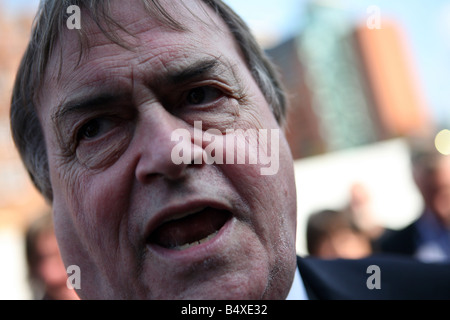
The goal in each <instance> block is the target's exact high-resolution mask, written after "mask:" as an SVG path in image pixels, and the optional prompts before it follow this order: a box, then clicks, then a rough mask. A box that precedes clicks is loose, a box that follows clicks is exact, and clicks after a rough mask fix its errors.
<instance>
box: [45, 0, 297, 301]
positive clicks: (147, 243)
mask: <svg viewBox="0 0 450 320" xmlns="http://www.w3.org/2000/svg"><path fill="white" fill-rule="evenodd" d="M112 3H113V5H112V12H113V15H114V17H116V20H117V21H118V22H119V23H120V24H121V25H122V26H124V27H126V28H127V30H128V31H129V32H130V33H131V34H133V35H134V37H132V36H130V35H126V34H124V33H122V34H123V39H125V40H127V41H129V42H131V43H132V44H133V49H132V50H127V49H125V48H122V47H120V46H118V45H117V44H114V43H113V42H111V41H110V40H108V39H107V38H106V37H105V36H104V34H103V33H102V32H100V30H99V29H98V28H97V27H95V26H94V24H93V23H92V22H91V21H90V20H89V18H88V15H86V14H85V15H83V12H82V18H83V19H82V29H83V32H85V33H87V34H88V37H89V42H90V50H89V53H88V54H87V55H85V56H84V57H83V59H82V60H81V63H80V64H79V65H78V66H77V63H78V58H79V51H80V48H79V46H78V40H77V36H76V34H75V32H72V31H69V30H66V31H65V32H64V34H63V36H64V40H63V41H62V44H61V50H62V55H63V63H62V66H63V68H62V74H61V78H60V79H59V80H57V77H58V67H59V63H60V60H59V58H58V57H57V56H53V57H52V58H51V60H50V64H49V68H48V69H47V77H46V82H45V86H44V88H43V90H42V92H41V95H40V103H39V108H38V111H39V118H40V121H41V123H42V125H43V128H44V132H45V139H46V144H47V151H48V156H49V166H50V175H51V183H52V187H53V194H54V200H53V209H54V216H55V226H56V230H57V237H58V241H59V243H60V248H61V252H62V255H63V259H64V261H65V264H66V266H67V265H78V266H79V267H80V270H81V290H79V291H78V294H79V295H80V297H81V298H88V299H92V298H99V299H104V298H127V299H139V298H147V299H148V298H150V299H182V298H188V299H193V298H198V299H201V298H206V299H213V298H218V299H227V298H232V299H240V298H255V299H259V298H284V297H285V296H286V295H287V293H288V291H289V289H290V284H291V281H292V279H293V275H294V270H295V264H296V259H295V228H296V200H295V184H294V178H293V177H294V174H293V167H292V158H291V155H290V152H289V149H288V146H287V143H286V141H285V139H284V135H283V134H280V139H279V141H277V142H279V170H278V172H277V174H274V175H261V170H260V169H261V168H262V167H267V165H266V166H265V165H263V164H261V163H258V164H249V163H247V162H246V164H217V163H214V164H205V163H204V162H203V163H202V164H183V163H182V164H179V165H176V164H174V162H173V161H172V159H171V153H172V150H173V149H174V147H175V146H176V145H177V144H178V143H179V142H178V141H172V139H171V135H172V133H173V132H174V131H175V130H177V129H186V130H188V131H189V132H190V133H191V134H192V139H191V140H189V141H188V142H186V141H184V142H183V143H188V144H189V148H192V149H193V150H194V152H193V158H195V157H198V155H200V156H201V155H202V154H204V153H205V150H206V148H207V146H208V143H209V142H208V141H202V140H201V139H200V140H198V139H195V137H194V135H195V133H194V122H195V121H201V123H202V130H203V131H205V130H208V129H217V130H219V131H220V132H221V133H222V134H221V135H216V136H215V138H216V139H224V138H225V137H226V136H228V135H233V134H235V135H239V133H233V132H238V131H233V130H237V129H242V130H247V129H254V130H259V129H263V128H264V129H271V130H272V129H274V130H277V129H279V127H278V125H277V122H276V121H275V119H274V117H273V115H272V113H271V110H270V107H269V106H268V104H267V102H266V100H265V99H264V97H263V95H262V93H261V91H260V89H259V88H258V86H257V84H256V83H255V81H254V79H253V78H252V76H251V74H250V72H249V70H248V68H247V67H246V63H245V61H244V59H243V57H242V54H241V53H240V51H239V49H238V46H237V44H236V43H235V42H234V40H233V38H232V36H231V35H230V33H229V32H228V29H227V28H226V26H225V25H224V23H223V22H222V21H221V20H220V18H219V17H217V16H216V15H215V14H214V13H213V12H212V11H211V10H210V9H209V8H207V7H206V6H205V5H203V4H200V2H199V1H185V2H183V3H185V4H187V6H188V7H189V10H190V11H191V12H192V13H190V12H188V11H187V10H186V8H185V7H184V6H183V5H181V4H180V3H181V2H170V4H171V6H172V7H171V9H170V10H169V11H170V12H171V13H172V14H173V15H174V16H175V18H176V19H178V21H180V22H181V23H182V24H183V25H184V26H185V27H186V28H187V30H186V31H182V32H181V31H174V30H172V29H169V28H168V27H165V26H163V25H162V24H161V23H159V22H158V21H156V20H155V19H153V18H151V17H149V16H148V15H147V14H146V13H144V9H143V7H142V4H141V3H140V1H127V2H124V1H120V2H119V1H114V2H112ZM193 14H194V15H195V17H194V16H193ZM55 51H56V52H58V51H59V50H55ZM230 129H232V130H230ZM227 130H229V131H227ZM227 132H228V133H227ZM255 132H257V131H255ZM237 138H239V137H237ZM199 141H200V142H199ZM244 141H247V140H244ZM245 144H248V146H247V147H248V148H250V150H255V149H256V146H255V145H252V143H250V142H249V143H244V145H245ZM242 147H243V146H242V145H239V146H238V148H242ZM244 147H245V146H244ZM232 151H234V152H235V150H232ZM227 152H230V151H229V150H228V149H227V148H224V157H226V154H227ZM238 152H239V151H238Z"/></svg>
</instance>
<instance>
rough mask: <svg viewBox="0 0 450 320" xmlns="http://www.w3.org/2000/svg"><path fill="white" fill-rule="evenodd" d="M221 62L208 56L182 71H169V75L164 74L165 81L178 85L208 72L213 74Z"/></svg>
mask: <svg viewBox="0 0 450 320" xmlns="http://www.w3.org/2000/svg"><path fill="white" fill-rule="evenodd" d="M220 64H221V63H220V62H219V60H218V59H213V58H207V59H202V60H199V61H196V62H194V63H192V64H191V65H189V66H187V67H184V68H183V69H182V70H180V71H175V72H169V74H168V75H167V76H164V78H165V80H166V81H165V82H167V83H169V84H171V85H177V84H181V83H185V82H188V81H190V80H193V79H195V78H199V77H202V76H204V75H206V74H211V73H213V72H214V71H216V70H217V69H218V67H219V65H220Z"/></svg>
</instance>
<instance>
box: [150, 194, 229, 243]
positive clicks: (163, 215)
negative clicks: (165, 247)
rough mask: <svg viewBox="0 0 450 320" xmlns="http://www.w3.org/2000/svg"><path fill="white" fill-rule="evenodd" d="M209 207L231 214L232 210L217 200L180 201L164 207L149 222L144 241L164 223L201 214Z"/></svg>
mask: <svg viewBox="0 0 450 320" xmlns="http://www.w3.org/2000/svg"><path fill="white" fill-rule="evenodd" d="M207 207H210V208H214V209H218V210H227V211H229V212H231V208H230V207H229V206H228V205H227V204H225V203H223V202H220V201H217V200H208V199H201V200H187V201H180V202H177V203H175V204H172V205H168V206H166V207H164V208H163V209H161V210H160V211H158V212H157V213H156V214H155V215H154V216H153V217H152V218H151V219H150V220H149V221H148V223H147V225H146V227H145V234H144V235H145V237H144V240H145V241H146V242H147V241H148V239H149V237H150V236H151V234H152V233H153V232H154V231H155V230H156V229H157V228H158V227H159V226H161V225H163V224H164V223H166V222H169V221H172V220H177V219H181V218H183V217H186V216H188V215H190V214H194V213H197V212H200V211H201V210H203V209H205V208H207Z"/></svg>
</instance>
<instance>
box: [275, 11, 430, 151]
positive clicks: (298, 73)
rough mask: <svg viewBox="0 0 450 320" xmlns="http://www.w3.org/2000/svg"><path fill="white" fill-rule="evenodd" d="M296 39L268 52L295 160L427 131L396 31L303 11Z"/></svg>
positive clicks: (385, 25) (391, 26)
mask: <svg viewBox="0 0 450 320" xmlns="http://www.w3.org/2000/svg"><path fill="white" fill-rule="evenodd" d="M303 19H304V26H303V28H302V30H301V33H300V34H298V36H296V37H295V38H293V39H290V40H288V41H286V42H284V43H282V44H280V45H278V46H276V47H274V48H272V49H269V50H268V51H267V52H268V54H269V56H270V57H272V58H273V60H274V62H275V63H276V64H277V65H278V66H279V69H280V72H281V74H282V80H283V83H284V85H285V87H286V89H287V91H288V92H289V101H290V105H291V109H290V111H289V115H288V122H287V128H288V134H287V138H288V141H289V144H290V146H291V149H292V153H293V155H294V157H295V158H296V159H298V158H302V157H306V156H310V155H315V154H320V153H324V152H328V151H335V150H341V149H345V148H350V147H356V146H361V145H365V144H370V143H374V142H377V141H381V140H385V139H389V138H394V137H401V136H408V135H411V134H416V133H418V132H423V131H425V130H427V129H428V127H429V126H430V123H429V119H428V116H427V114H426V108H425V106H424V103H423V100H422V98H421V93H420V90H419V88H418V86H417V84H416V83H415V81H414V71H413V68H412V67H413V64H412V62H411V59H410V57H409V56H408V47H407V45H406V44H405V43H406V41H405V39H404V37H403V35H402V34H401V29H400V28H399V27H398V26H397V25H395V24H391V23H388V22H387V21H382V24H381V28H380V29H369V28H368V27H367V26H366V24H363V25H355V24H354V23H353V22H352V21H351V20H350V19H349V18H348V16H347V14H346V12H345V11H344V10H343V9H341V8H339V7H334V6H333V7H332V6H328V5H322V4H318V3H316V2H312V3H310V4H308V7H307V10H306V16H305V17H304V18H303Z"/></svg>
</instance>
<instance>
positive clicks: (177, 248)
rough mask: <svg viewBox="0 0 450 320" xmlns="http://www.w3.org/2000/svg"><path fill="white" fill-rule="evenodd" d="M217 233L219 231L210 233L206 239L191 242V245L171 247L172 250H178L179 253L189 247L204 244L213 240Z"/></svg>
mask: <svg viewBox="0 0 450 320" xmlns="http://www.w3.org/2000/svg"><path fill="white" fill-rule="evenodd" d="M218 232H219V231H214V232H213V233H211V234H210V235H209V236H207V237H205V238H203V239H200V240H198V241H194V242H191V243H186V244H183V245H181V246H175V247H173V248H172V249H175V250H180V251H181V250H185V249H188V248H191V247H193V246H197V245H199V244H201V243H204V242H206V241H208V240H210V239H212V238H214V237H215V236H216V234H217V233H218Z"/></svg>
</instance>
